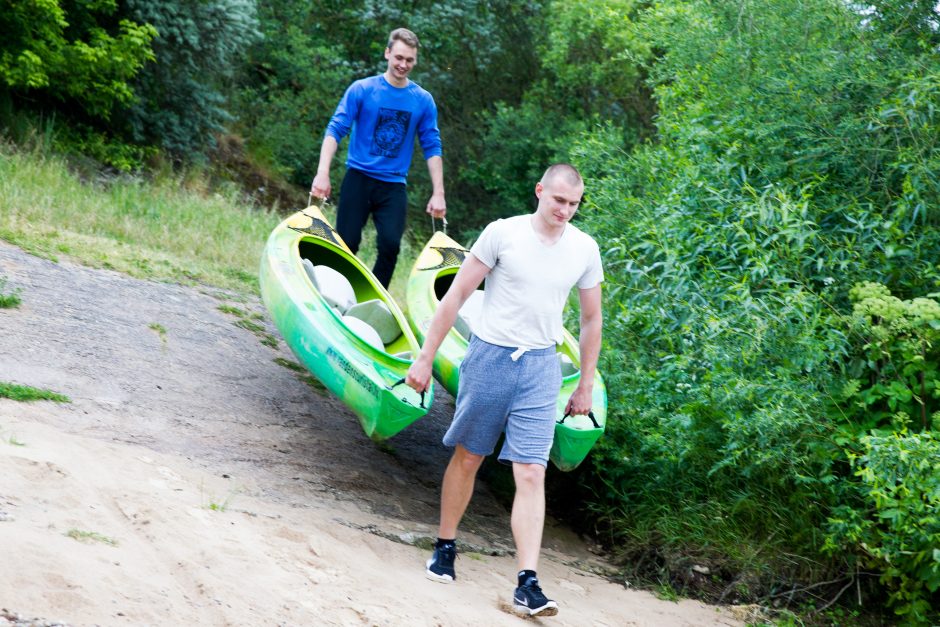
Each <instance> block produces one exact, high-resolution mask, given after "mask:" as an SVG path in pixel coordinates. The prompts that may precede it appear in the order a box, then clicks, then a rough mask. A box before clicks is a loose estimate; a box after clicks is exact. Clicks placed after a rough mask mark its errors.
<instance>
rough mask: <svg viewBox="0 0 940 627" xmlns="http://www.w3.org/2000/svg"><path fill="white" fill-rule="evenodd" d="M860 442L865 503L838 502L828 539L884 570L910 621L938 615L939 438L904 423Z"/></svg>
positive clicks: (856, 458)
mask: <svg viewBox="0 0 940 627" xmlns="http://www.w3.org/2000/svg"><path fill="white" fill-rule="evenodd" d="M860 444H861V446H862V450H861V453H860V454H857V455H856V454H852V455H851V461H852V468H853V470H854V471H855V473H854V474H855V475H856V476H857V477H858V478H859V480H860V484H859V492H860V495H861V504H860V505H859V506H857V507H851V506H848V505H843V506H840V507H838V508H836V510H835V512H834V515H833V517H832V518H831V519H830V521H829V533H830V535H829V537H828V538H827V545H826V547H827V549H828V550H830V551H844V550H850V551H852V552H854V553H857V554H858V555H859V556H860V562H861V566H862V567H864V568H871V569H874V570H875V571H877V572H879V573H881V577H880V579H881V581H882V582H883V583H884V584H885V586H886V587H887V588H888V590H889V591H890V597H889V600H890V602H891V604H892V606H893V607H894V610H895V613H896V614H898V615H899V616H901V617H902V619H903V621H904V623H905V624H911V625H925V624H928V623H931V619H933V620H935V619H936V618H937V614H936V612H937V608H938V607H940V594H938V593H937V591H938V589H940V439H938V438H937V437H936V435H934V432H932V431H923V432H921V433H910V432H908V431H906V430H904V429H902V430H900V431H898V432H896V433H892V434H890V435H871V436H865V437H863V438H862V439H861V441H860Z"/></svg>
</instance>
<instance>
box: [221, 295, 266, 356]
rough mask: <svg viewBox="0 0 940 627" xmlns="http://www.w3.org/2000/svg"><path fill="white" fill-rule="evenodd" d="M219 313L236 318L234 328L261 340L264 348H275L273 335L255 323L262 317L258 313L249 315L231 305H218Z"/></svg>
mask: <svg viewBox="0 0 940 627" xmlns="http://www.w3.org/2000/svg"><path fill="white" fill-rule="evenodd" d="M218 309H219V311H221V312H222V313H226V314H229V315H230V316H235V317H236V318H238V320H236V321H235V322H234V323H233V324H234V325H235V326H236V327H241V328H243V329H245V330H246V331H251V332H252V333H254V334H255V335H257V336H258V338H259V339H260V340H261V343H262V344H264V345H265V346H270V347H271V348H277V338H276V337H274V335H272V334H270V333H268V332H267V330H265V328H264V326H263V325H261V324H259V323H257V322H255V320H262V319H263V318H264V316H262V315H261V314H259V313H249V312H247V311H245V310H244V309H241V308H239V307H234V306H232V305H219V307H218Z"/></svg>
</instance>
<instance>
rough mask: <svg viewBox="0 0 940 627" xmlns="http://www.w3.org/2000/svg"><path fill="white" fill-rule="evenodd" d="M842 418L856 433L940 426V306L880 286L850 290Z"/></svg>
mask: <svg viewBox="0 0 940 627" xmlns="http://www.w3.org/2000/svg"><path fill="white" fill-rule="evenodd" d="M849 296H850V298H851V299H852V301H853V302H854V303H855V304H854V306H853V312H854V316H853V319H852V332H853V336H854V337H857V338H859V343H860V344H861V346H860V347H858V348H857V349H856V350H855V351H853V353H854V358H853V359H851V360H849V361H848V362H847V363H846V370H847V371H848V376H849V377H850V379H849V382H848V384H847V385H846V387H845V389H844V390H843V398H844V401H843V403H844V406H845V407H844V411H845V416H846V418H847V419H849V420H850V421H851V422H852V428H853V429H854V430H856V431H858V432H868V431H870V430H872V429H888V430H904V429H907V428H911V429H913V430H915V431H921V430H925V429H930V428H934V429H937V428H940V370H938V368H940V303H938V302H937V301H936V300H934V299H932V298H914V299H912V300H901V299H899V298H897V297H895V296H892V295H891V291H890V290H889V289H888V288H886V287H885V286H883V285H880V284H877V283H870V282H865V283H862V284H859V285H856V286H855V287H853V288H852V289H851V290H850V292H849Z"/></svg>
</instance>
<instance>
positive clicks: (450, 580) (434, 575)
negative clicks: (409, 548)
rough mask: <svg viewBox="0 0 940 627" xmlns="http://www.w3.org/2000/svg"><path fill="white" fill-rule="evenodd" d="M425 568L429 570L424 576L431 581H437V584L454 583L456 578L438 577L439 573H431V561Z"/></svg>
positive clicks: (448, 576)
mask: <svg viewBox="0 0 940 627" xmlns="http://www.w3.org/2000/svg"><path fill="white" fill-rule="evenodd" d="M425 568H426V569H427V570H425V571H424V576H425V577H427V578H428V579H430V580H431V581H436V582H437V583H454V578H453V577H451V576H450V575H438V574H437V573H433V572H431V560H428V563H427V564H425Z"/></svg>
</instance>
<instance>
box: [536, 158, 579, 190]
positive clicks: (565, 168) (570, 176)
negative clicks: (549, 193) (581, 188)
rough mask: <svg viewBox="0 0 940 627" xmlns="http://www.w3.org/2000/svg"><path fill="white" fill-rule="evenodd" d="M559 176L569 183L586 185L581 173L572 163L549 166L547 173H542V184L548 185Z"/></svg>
mask: <svg viewBox="0 0 940 627" xmlns="http://www.w3.org/2000/svg"><path fill="white" fill-rule="evenodd" d="M558 177H561V178H562V179H563V180H564V181H565V182H566V183H568V184H569V185H584V179H582V178H581V173H580V172H578V169H577V168H576V167H574V166H573V165H571V164H570V163H555V164H553V165H550V166H548V169H547V170H545V174H543V175H542V185H546V184H547V183H548V182H549V181H551V180H553V179H555V178H558Z"/></svg>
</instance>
